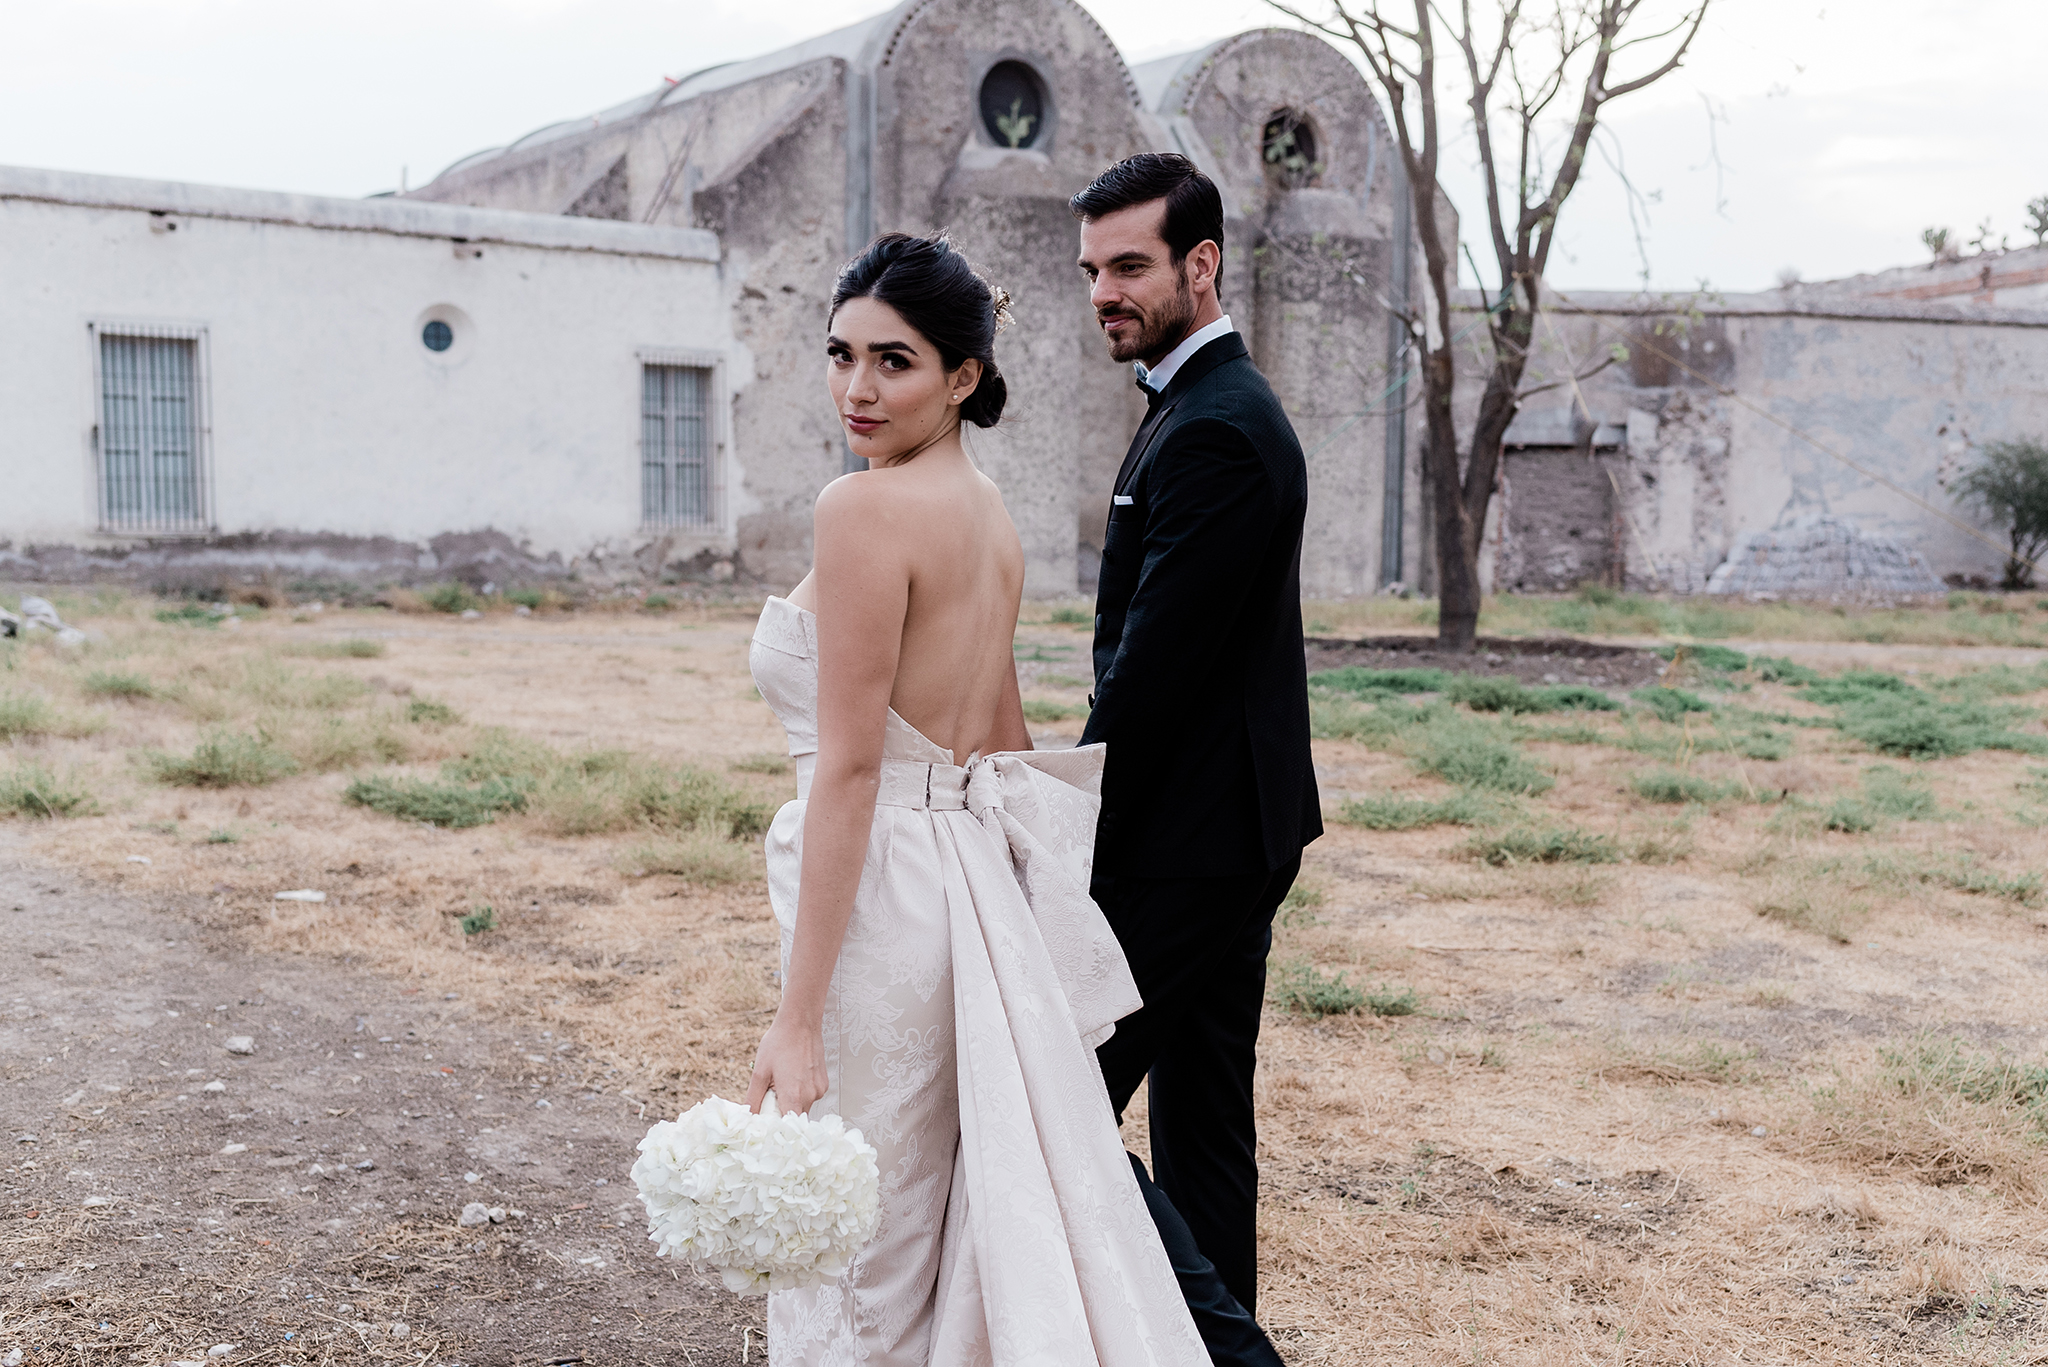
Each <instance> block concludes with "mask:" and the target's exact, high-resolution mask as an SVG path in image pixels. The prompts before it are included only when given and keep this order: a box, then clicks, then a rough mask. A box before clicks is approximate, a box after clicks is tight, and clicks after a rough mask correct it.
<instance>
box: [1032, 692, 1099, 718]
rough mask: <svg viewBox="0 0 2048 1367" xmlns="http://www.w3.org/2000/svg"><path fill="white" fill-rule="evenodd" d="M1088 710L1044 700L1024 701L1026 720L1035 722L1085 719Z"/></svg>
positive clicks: (1078, 706) (1073, 704) (1076, 704)
mask: <svg viewBox="0 0 2048 1367" xmlns="http://www.w3.org/2000/svg"><path fill="white" fill-rule="evenodd" d="M1087 715H1088V709H1087V708H1085V707H1082V706H1081V705H1079V704H1078V703H1064V702H1047V701H1046V700H1045V699H1043V698H1026V699H1025V700H1024V720H1025V721H1035V722H1050V721H1070V720H1072V719H1074V718H1076V717H1085V716H1087Z"/></svg>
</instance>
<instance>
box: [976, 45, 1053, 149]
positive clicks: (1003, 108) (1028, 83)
mask: <svg viewBox="0 0 2048 1367" xmlns="http://www.w3.org/2000/svg"><path fill="white" fill-rule="evenodd" d="M1045 103H1046V101H1045V86H1044V85H1043V84H1042V83H1041V82H1040V81H1039V79H1038V73H1037V72H1035V71H1033V70H1032V69H1031V68H1030V67H1028V66H1026V65H1024V63H1022V62H997V63H996V64H995V65H994V66H992V67H990V68H989V72H988V75H986V76H984V77H982V78H981V122H982V126H983V127H984V128H986V129H987V130H988V135H989V137H991V138H993V139H995V144H996V146H998V147H1013V148H1014V147H1036V146H1037V145H1038V144H1039V142H1040V141H1042V140H1043V138H1044V136H1045Z"/></svg>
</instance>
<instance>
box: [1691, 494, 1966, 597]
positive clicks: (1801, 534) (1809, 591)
mask: <svg viewBox="0 0 2048 1367" xmlns="http://www.w3.org/2000/svg"><path fill="white" fill-rule="evenodd" d="M1947 588H1948V586H1947V585H1946V584H1944V583H1942V581H1941V580H1940V579H1939V578H1938V577H1936V575H1935V573H1934V571H1933V570H1932V569H1931V568H1929V567H1928V564H1927V560H1926V558H1925V557H1924V556H1922V555H1921V554H1920V552H1918V551H1916V550H1913V549H1910V548H1909V547H1906V546H1902V545H1900V544H1899V543H1897V542H1895V541H1888V540H1885V539H1883V538H1880V537H1873V536H1867V535H1865V534H1864V533H1863V532H1862V531H1861V530H1860V529H1859V528H1858V527H1857V526H1856V525H1855V524H1854V523H1852V522H1849V521H1847V520H1846V519H1844V518H1839V517H1832V516H1829V515H1826V514H1820V515H1816V516H1810V517H1802V518H1798V519H1796V520H1795V521H1793V522H1791V523H1788V524H1787V525H1785V526H1782V527H1773V528H1771V529H1770V530H1768V531H1761V532H1751V533H1749V534H1748V535H1746V536H1744V537H1741V538H1740V539H1738V540H1737V541H1736V543H1735V546H1734V548H1733V549H1732V550H1730V551H1729V553H1728V558H1727V559H1726V560H1724V561H1722V562H1721V565H1720V567H1719V568H1717V569H1716V570H1715V571H1714V572H1713V574H1711V575H1709V576H1708V578H1707V592H1708V593H1724V594H1739V595H1742V596H1744V597H1749V598H1765V599H1769V598H1780V597H1784V598H1828V597H1843V598H1847V597H1857V598H1861V597H1870V596H1876V595H1885V594H1910V593H1944V592H1946V591H1947Z"/></svg>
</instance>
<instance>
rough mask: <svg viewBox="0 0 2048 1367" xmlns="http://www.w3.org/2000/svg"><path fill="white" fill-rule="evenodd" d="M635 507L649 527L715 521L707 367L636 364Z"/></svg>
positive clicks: (715, 484) (715, 483)
mask: <svg viewBox="0 0 2048 1367" xmlns="http://www.w3.org/2000/svg"><path fill="white" fill-rule="evenodd" d="M640 373H641V385H640V394H641V399H640V433H641V435H640V447H641V450H640V511H641V518H642V520H643V521H645V522H646V523H647V525H649V526H653V527H715V526H717V525H718V506H717V504H718V481H717V478H716V475H717V468H716V463H715V462H714V461H713V459H712V447H713V439H712V429H711V420H712V413H711V371H710V370H709V369H708V368H706V367H702V366H684V365H648V366H642V367H641V372H640Z"/></svg>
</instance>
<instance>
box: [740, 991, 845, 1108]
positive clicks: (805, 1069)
mask: <svg viewBox="0 0 2048 1367" xmlns="http://www.w3.org/2000/svg"><path fill="white" fill-rule="evenodd" d="M831 1087H832V1077H831V1074H829V1073H828V1072H826V1071H825V1031H824V1028H823V1024H822V1022H818V1021H803V1020H798V1019H796V1018H795V1017H794V1016H785V1015H784V1014H783V1013H782V1012H780V1011H777V1012H776V1013H775V1023H774V1024H773V1025H771V1026H769V1027H768V1033H767V1034H766V1035H763V1036H762V1037H761V1047H760V1049H759V1050H757V1051H756V1052H755V1054H754V1077H753V1080H752V1082H750V1083H749V1084H748V1086H747V1109H748V1110H750V1111H759V1110H760V1109H761V1103H762V1101H763V1100H765V1099H766V1098H767V1096H768V1093H769V1092H770V1091H771V1090H772V1091H773V1092H774V1093H775V1105H776V1108H777V1109H779V1110H780V1111H782V1112H783V1113H784V1114H785V1115H786V1114H789V1113H791V1112H795V1113H796V1114H799V1115H801V1114H802V1113H803V1112H805V1111H808V1110H810V1109H811V1105H812V1103H813V1102H815V1101H817V1099H818V1098H819V1097H821V1096H823V1095H825V1093H826V1092H827V1091H829V1090H831Z"/></svg>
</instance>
